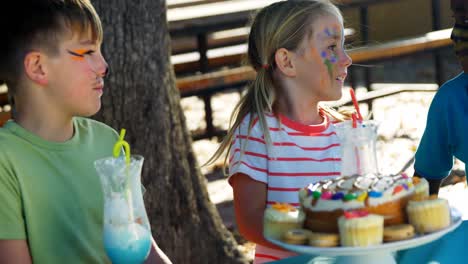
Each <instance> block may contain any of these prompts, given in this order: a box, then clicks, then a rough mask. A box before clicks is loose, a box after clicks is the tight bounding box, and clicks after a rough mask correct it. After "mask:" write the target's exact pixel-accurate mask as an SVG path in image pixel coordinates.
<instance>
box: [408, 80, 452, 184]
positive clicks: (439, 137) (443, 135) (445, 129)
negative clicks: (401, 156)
mask: <svg viewBox="0 0 468 264" xmlns="http://www.w3.org/2000/svg"><path fill="white" fill-rule="evenodd" d="M443 88H444V87H441V88H440V90H439V91H438V92H437V94H436V95H435V97H434V99H433V101H432V103H431V106H430V108H429V113H428V116H427V124H426V129H425V130H424V134H423V137H422V139H421V142H420V144H419V147H418V150H417V152H416V157H415V165H414V169H415V172H416V174H418V175H420V176H422V177H424V178H427V179H439V180H440V179H443V178H445V177H447V176H448V175H449V174H450V170H451V169H452V166H453V145H452V141H453V138H452V137H451V135H452V133H451V127H452V126H451V118H452V117H451V116H450V114H449V113H450V111H449V109H450V101H449V99H450V94H449V93H447V92H445V91H446V89H445V90H444V89H443ZM446 88H450V87H446Z"/></svg>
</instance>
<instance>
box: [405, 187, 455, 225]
mask: <svg viewBox="0 0 468 264" xmlns="http://www.w3.org/2000/svg"><path fill="white" fill-rule="evenodd" d="M406 210H407V212H408V220H409V223H410V224H411V225H413V226H414V228H415V229H416V232H417V233H419V234H424V233H431V232H435V231H438V230H441V229H444V228H446V227H448V226H449V225H450V208H449V205H448V202H447V200H445V199H441V198H437V197H436V196H435V195H431V196H430V197H429V198H427V199H425V200H422V201H410V202H409V203H408V206H407V207H406Z"/></svg>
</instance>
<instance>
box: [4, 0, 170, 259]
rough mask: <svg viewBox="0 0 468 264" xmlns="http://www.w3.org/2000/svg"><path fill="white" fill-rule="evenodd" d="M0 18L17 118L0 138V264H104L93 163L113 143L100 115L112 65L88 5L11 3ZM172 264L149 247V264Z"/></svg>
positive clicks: (39, 0) (46, 0)
mask: <svg viewBox="0 0 468 264" xmlns="http://www.w3.org/2000/svg"><path fill="white" fill-rule="evenodd" d="M8 6H9V8H10V9H9V10H8V13H10V14H11V16H8V17H9V18H8V19H7V18H6V16H2V17H1V18H0V20H1V21H0V23H1V24H0V32H2V34H3V35H4V36H6V37H5V38H2V41H0V80H4V81H5V82H6V84H7V86H8V89H9V93H10V95H12V97H13V99H14V102H15V110H16V111H15V116H14V119H13V120H10V121H8V122H7V123H6V124H5V126H4V127H3V128H1V129H0V201H1V203H0V263H12V264H16V263H18V264H19V263H31V262H34V263H47V264H53V263H109V262H110V261H109V259H108V258H107V256H106V253H105V251H104V246H103V241H102V231H103V227H102V225H103V195H102V191H101V184H100V182H99V177H98V175H97V173H96V170H95V168H94V165H93V162H94V161H95V160H97V159H100V158H103V157H107V156H110V155H112V147H113V145H114V143H115V142H116V140H117V138H118V136H117V133H116V132H115V131H114V130H113V129H112V128H110V127H108V126H106V125H105V124H102V123H100V122H97V121H94V120H91V119H87V118H85V117H88V116H91V115H94V114H95V113H96V112H97V111H99V109H100V107H101V96H102V94H103V91H104V90H103V88H104V77H105V76H106V74H107V72H108V65H107V63H106V61H105V59H104V57H103V55H102V53H101V50H100V47H101V41H102V27H101V22H100V20H99V17H98V15H97V14H96V11H95V10H94V8H93V6H92V5H91V3H90V2H89V1H88V0H35V1H25V0H16V1H11V2H9V4H8ZM157 262H163V263H169V262H170V261H169V260H168V259H167V257H166V256H165V255H164V253H162V251H161V250H159V248H158V247H157V245H156V243H154V241H153V247H152V249H151V252H150V256H149V257H148V259H147V261H146V263H157Z"/></svg>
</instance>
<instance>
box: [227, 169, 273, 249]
mask: <svg viewBox="0 0 468 264" xmlns="http://www.w3.org/2000/svg"><path fill="white" fill-rule="evenodd" d="M230 183H231V185H232V189H233V192H234V211H235V216H236V222H237V226H238V228H239V232H240V234H241V235H242V236H243V237H244V238H245V239H247V240H249V241H252V242H254V243H256V244H260V245H262V246H267V247H270V248H275V249H282V248H280V247H278V246H276V245H274V244H272V243H270V242H268V241H267V240H266V239H265V238H264V237H263V213H264V211H265V207H266V199H267V186H266V184H265V183H263V182H259V181H256V180H253V179H252V178H250V177H249V176H247V175H245V174H242V173H237V174H235V175H233V176H231V180H230Z"/></svg>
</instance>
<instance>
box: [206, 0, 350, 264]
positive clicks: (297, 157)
mask: <svg viewBox="0 0 468 264" xmlns="http://www.w3.org/2000/svg"><path fill="white" fill-rule="evenodd" d="M248 61H249V63H250V64H251V65H252V67H253V68H254V69H255V70H256V71H257V75H256V79H255V80H254V81H253V82H252V84H251V85H250V86H249V87H248V90H247V92H246V94H245V96H243V98H242V99H241V101H240V102H239V104H238V105H237V107H236V109H235V110H234V112H233V115H232V117H231V124H232V125H231V128H230V130H229V131H228V134H227V136H226V137H225V138H224V140H223V142H222V143H221V145H220V147H219V149H218V150H217V152H216V153H215V154H214V156H213V157H212V158H211V159H210V161H209V163H210V162H213V161H214V160H216V159H217V158H219V157H220V156H221V155H223V153H224V151H225V150H227V151H228V155H229V176H230V177H229V183H230V184H231V186H232V188H233V192H234V208H235V216H236V221H237V225H238V228H239V231H240V233H241V234H242V235H243V236H244V237H245V238H246V239H248V240H250V241H253V242H255V243H256V244H257V247H256V254H255V260H254V263H264V262H267V261H273V260H278V259H281V258H285V257H289V256H292V255H294V253H292V252H288V251H285V250H282V249H280V248H279V247H277V246H275V245H273V244H272V243H270V242H269V241H267V240H266V239H265V238H264V237H263V213H264V210H265V208H266V207H269V206H271V205H272V204H274V203H276V202H279V203H289V204H292V205H294V206H296V207H298V206H299V201H298V190H299V189H300V188H302V187H305V186H307V185H308V184H309V183H312V182H317V181H319V180H323V179H327V178H331V177H337V176H339V175H340V156H341V153H340V144H339V140H338V138H337V136H336V133H335V128H334V126H333V122H334V121H337V120H342V119H343V116H342V115H340V114H338V113H337V112H334V111H331V110H329V109H325V108H323V107H321V106H319V102H321V101H334V100H338V99H340V98H341V94H342V88H343V83H344V79H345V78H346V74H347V68H348V67H349V66H350V65H351V59H350V57H349V56H348V55H347V54H346V52H345V50H344V35H343V18H342V16H341V13H340V11H339V9H338V8H337V7H336V6H334V5H333V4H332V3H330V2H329V1H326V0H289V1H281V2H276V3H274V4H271V5H269V6H267V7H265V8H263V9H262V10H260V11H259V12H258V14H257V15H256V16H255V18H254V20H253V23H252V25H251V31H250V34H249V40H248ZM227 159H228V156H226V160H227ZM226 160H225V161H226Z"/></svg>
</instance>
